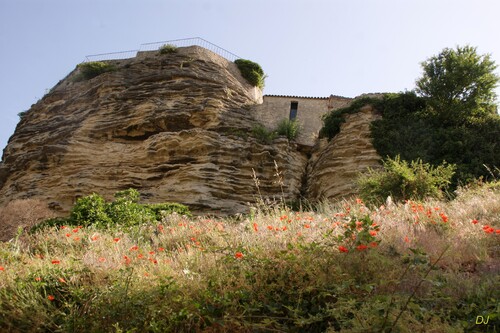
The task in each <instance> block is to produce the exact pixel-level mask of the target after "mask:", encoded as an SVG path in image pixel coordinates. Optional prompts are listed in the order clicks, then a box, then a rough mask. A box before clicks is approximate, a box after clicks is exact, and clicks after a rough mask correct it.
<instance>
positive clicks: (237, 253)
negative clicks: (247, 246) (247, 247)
mask: <svg viewBox="0 0 500 333" xmlns="http://www.w3.org/2000/svg"><path fill="white" fill-rule="evenodd" d="M234 257H235V258H236V259H241V258H243V253H241V252H236V253H235V254H234Z"/></svg>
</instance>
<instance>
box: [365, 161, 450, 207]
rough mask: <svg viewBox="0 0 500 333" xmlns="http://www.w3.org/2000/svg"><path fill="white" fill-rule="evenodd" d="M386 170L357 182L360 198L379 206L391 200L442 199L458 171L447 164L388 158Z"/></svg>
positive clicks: (369, 174)
mask: <svg viewBox="0 0 500 333" xmlns="http://www.w3.org/2000/svg"><path fill="white" fill-rule="evenodd" d="M383 167H384V168H383V170H373V169H369V171H368V173H367V174H364V175H361V176H360V178H359V179H358V186H359V190H360V196H361V198H362V199H363V200H365V202H368V203H377V204H378V203H381V202H384V201H385V199H386V198H387V197H388V196H391V197H392V198H393V199H395V200H405V199H414V200H422V199H424V198H426V197H434V198H440V197H442V193H443V192H442V191H444V190H446V188H447V187H448V186H449V185H450V183H451V177H452V176H453V173H454V170H455V165H450V164H446V162H443V163H442V164H441V165H439V166H437V167H433V166H431V165H430V164H428V163H423V162H422V160H420V159H417V160H415V161H411V162H410V163H408V162H407V161H404V160H401V159H400V157H399V156H396V158H395V159H391V158H387V159H386V160H385V161H384V164H383Z"/></svg>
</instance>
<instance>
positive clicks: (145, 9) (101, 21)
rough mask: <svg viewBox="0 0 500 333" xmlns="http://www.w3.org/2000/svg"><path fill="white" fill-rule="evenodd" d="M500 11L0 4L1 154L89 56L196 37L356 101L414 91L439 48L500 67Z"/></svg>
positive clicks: (229, 2)
mask: <svg viewBox="0 0 500 333" xmlns="http://www.w3.org/2000/svg"><path fill="white" fill-rule="evenodd" d="M499 14H500V1H498V0H475V1H470V0H343V1H340V0H303V1H301V0H295V1H294V0H254V1H248V0H246V1H245V0H211V1H209V0H199V1H196V0H163V1H160V0H140V1H139V0H134V1H133V0H0V50H1V52H0V117H1V119H0V149H3V147H5V145H6V144H7V140H8V138H9V137H10V136H11V135H12V134H13V132H14V130H15V126H16V124H17V122H18V120H19V118H18V116H17V114H18V113H19V112H21V111H24V110H27V109H29V107H30V106H31V104H33V103H35V102H36V101H37V100H38V99H39V98H41V97H42V96H43V95H44V93H45V91H46V90H47V89H50V88H52V87H53V86H54V85H55V84H56V83H57V82H58V81H59V80H60V79H62V78H63V77H64V76H65V75H66V74H68V73H69V72H70V71H71V70H73V69H74V67H75V66H76V65H77V64H78V63H79V62H81V61H83V59H84V58H85V56H86V55H89V54H96V53H106V52H114V51H122V50H130V49H137V48H139V46H140V44H142V43H147V42H155V41H164V40H171V39H177V38H188V37H202V38H204V39H206V40H208V41H210V42H212V43H215V44H217V45H220V46H221V47H223V48H226V49H228V50H229V51H231V52H233V53H236V54H238V55H240V56H241V57H244V58H247V59H250V60H253V61H256V62H258V63H260V64H261V65H262V67H263V68H264V70H265V72H266V73H267V74H268V76H269V77H268V79H267V81H266V88H265V91H264V92H265V93H267V94H289V95H304V96H328V95H330V94H334V95H341V96H347V97H355V96H357V95H360V94H362V93H368V92H398V91H404V90H411V89H413V88H414V83H415V80H416V79H417V78H418V77H419V76H420V75H421V68H420V63H421V62H422V61H424V60H426V59H427V58H429V57H431V56H432V55H435V54H437V53H439V52H440V51H441V50H442V49H443V48H445V47H455V46H456V45H465V44H470V45H472V46H476V47H478V51H479V53H482V54H484V53H490V54H491V55H492V58H493V60H494V61H495V62H496V63H497V64H500V43H499V40H498V32H499V31H500V18H499ZM497 72H498V71H497ZM497 92H498V93H499V95H500V90H498V89H497Z"/></svg>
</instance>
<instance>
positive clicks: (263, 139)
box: [252, 124, 277, 145]
mask: <svg viewBox="0 0 500 333" xmlns="http://www.w3.org/2000/svg"><path fill="white" fill-rule="evenodd" d="M252 135H253V137H255V138H256V139H257V141H259V142H260V143H263V144H266V145H268V144H271V143H272V142H273V140H274V139H276V137H277V134H276V131H270V130H268V129H267V128H266V127H265V126H264V125H261V124H257V125H255V126H253V127H252Z"/></svg>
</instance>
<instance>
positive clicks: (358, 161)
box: [307, 105, 380, 201]
mask: <svg viewBox="0 0 500 333" xmlns="http://www.w3.org/2000/svg"><path fill="white" fill-rule="evenodd" d="M379 117H380V116H379V115H378V114H377V112H376V111H375V110H374V109H373V108H372V107H371V106H370V105H367V106H365V107H363V108H361V109H360V111H359V112H357V113H354V114H349V115H347V116H346V121H345V123H343V124H342V125H341V127H340V132H339V133H338V134H337V135H336V136H335V137H334V138H333V139H332V140H331V141H330V142H327V141H326V139H322V140H321V141H320V142H319V143H318V145H317V147H316V149H315V151H314V152H313V155H312V158H311V161H310V162H309V165H308V172H307V178H308V181H307V184H308V186H307V195H308V197H309V198H310V199H311V200H313V201H315V200H322V199H326V200H332V199H337V198H341V197H346V196H350V195H353V194H355V193H356V191H355V180H356V178H357V176H358V174H359V173H360V172H362V171H365V170H366V169H367V168H368V167H377V166H379V165H380V164H379V161H380V156H379V155H378V154H377V152H376V150H375V148H374V147H373V144H372V142H371V138H370V123H371V122H372V121H373V120H375V119H377V118H379Z"/></svg>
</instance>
